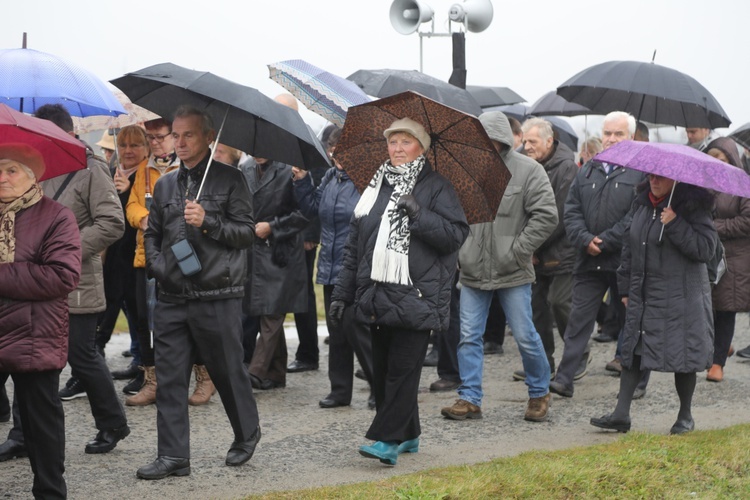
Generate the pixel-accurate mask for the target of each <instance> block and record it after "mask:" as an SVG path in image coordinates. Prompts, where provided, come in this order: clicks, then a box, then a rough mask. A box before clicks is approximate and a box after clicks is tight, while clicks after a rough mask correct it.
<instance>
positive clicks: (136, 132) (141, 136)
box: [117, 125, 151, 156]
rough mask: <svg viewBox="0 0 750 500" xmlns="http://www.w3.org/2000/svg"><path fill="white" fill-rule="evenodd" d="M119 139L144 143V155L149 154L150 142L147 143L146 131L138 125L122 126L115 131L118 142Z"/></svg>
mask: <svg viewBox="0 0 750 500" xmlns="http://www.w3.org/2000/svg"><path fill="white" fill-rule="evenodd" d="M120 140H122V141H124V142H128V141H132V142H138V143H141V144H144V145H145V146H146V156H148V155H150V154H151V144H149V141H148V139H146V132H145V131H144V130H143V129H142V128H141V127H139V126H138V125H128V126H127V127H122V128H121V129H120V131H119V132H118V133H117V142H118V143H119V142H120ZM118 145H119V144H118Z"/></svg>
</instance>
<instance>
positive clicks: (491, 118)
mask: <svg viewBox="0 0 750 500" xmlns="http://www.w3.org/2000/svg"><path fill="white" fill-rule="evenodd" d="M479 121H480V122H481V123H482V126H483V127H484V130H485V132H487V135H488V136H490V139H492V140H493V141H497V142H499V143H500V144H503V145H505V146H507V148H508V149H513V130H512V129H511V128H510V122H509V121H508V117H507V116H505V114H503V113H501V112H500V111H488V112H487V113H482V114H481V115H479Z"/></svg>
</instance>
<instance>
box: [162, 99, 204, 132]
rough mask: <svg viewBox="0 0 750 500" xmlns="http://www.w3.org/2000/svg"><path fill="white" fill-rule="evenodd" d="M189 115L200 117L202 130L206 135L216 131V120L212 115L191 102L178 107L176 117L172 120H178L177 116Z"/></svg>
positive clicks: (185, 116) (184, 116)
mask: <svg viewBox="0 0 750 500" xmlns="http://www.w3.org/2000/svg"><path fill="white" fill-rule="evenodd" d="M189 116H197V117H198V118H200V121H201V131H203V133H204V134H205V135H210V134H211V132H213V131H214V121H213V119H212V118H211V115H209V114H208V113H206V112H205V111H202V110H200V109H198V108H196V107H195V106H190V105H189V104H183V105H182V106H180V107H178V108H177V110H175V112H174V118H173V120H172V121H174V120H176V119H177V118H187V117H189ZM170 128H171V127H170Z"/></svg>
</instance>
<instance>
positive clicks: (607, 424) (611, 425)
mask: <svg viewBox="0 0 750 500" xmlns="http://www.w3.org/2000/svg"><path fill="white" fill-rule="evenodd" d="M590 423H591V425H593V426H594V427H599V428H600V429H609V430H611V431H617V432H628V431H629V430H630V419H629V418H628V419H627V420H615V419H613V418H612V415H611V414H610V415H604V416H602V417H599V418H592V419H591V420H590Z"/></svg>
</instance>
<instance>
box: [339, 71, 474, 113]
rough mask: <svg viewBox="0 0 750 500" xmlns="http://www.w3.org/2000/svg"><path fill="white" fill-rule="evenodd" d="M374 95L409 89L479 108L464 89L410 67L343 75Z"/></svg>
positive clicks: (463, 106)
mask: <svg viewBox="0 0 750 500" xmlns="http://www.w3.org/2000/svg"><path fill="white" fill-rule="evenodd" d="M346 78H347V79H348V80H351V81H353V82H354V83H356V84H357V85H359V87H360V88H361V89H362V90H364V92H365V94H368V95H372V96H375V97H390V96H392V95H395V94H398V93H400V92H406V91H407V90H411V91H412V92H417V93H419V94H422V95H423V96H426V97H428V98H430V99H432V100H433V101H437V102H439V103H440V104H444V105H446V106H450V107H452V108H456V109H458V110H459V111H463V112H464V113H469V114H470V115H474V116H479V115H481V114H482V108H481V107H480V106H479V103H477V101H476V100H475V99H474V98H473V97H472V95H471V94H470V93H469V91H468V90H466V89H462V88H460V87H456V86H455V85H451V84H450V83H448V82H445V81H443V80H440V79H438V78H435V77H434V76H430V75H426V74H424V73H420V72H419V71H414V70H399V69H361V70H359V71H356V72H354V73H352V74H351V75H349V76H347V77H346Z"/></svg>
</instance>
